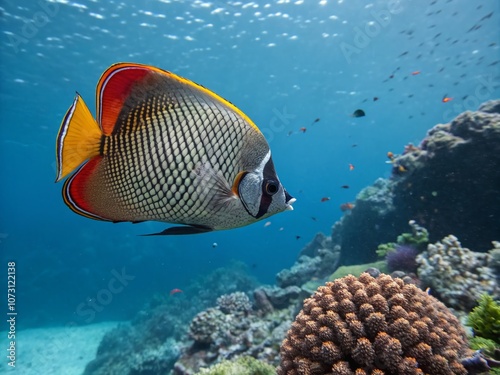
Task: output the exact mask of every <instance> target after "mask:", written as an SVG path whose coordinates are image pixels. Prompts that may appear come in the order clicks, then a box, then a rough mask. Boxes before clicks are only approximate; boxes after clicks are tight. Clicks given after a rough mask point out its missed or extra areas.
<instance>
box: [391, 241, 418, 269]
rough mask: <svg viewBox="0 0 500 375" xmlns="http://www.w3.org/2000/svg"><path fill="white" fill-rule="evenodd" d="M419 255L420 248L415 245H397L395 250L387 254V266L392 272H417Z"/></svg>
mask: <svg viewBox="0 0 500 375" xmlns="http://www.w3.org/2000/svg"><path fill="white" fill-rule="evenodd" d="M417 255H418V250H417V249H416V248H415V247H414V246H413V245H396V246H395V249H394V251H391V252H389V253H388V254H387V257H386V260H387V268H388V269H389V271H390V272H393V271H406V272H417V261H416V257H417Z"/></svg>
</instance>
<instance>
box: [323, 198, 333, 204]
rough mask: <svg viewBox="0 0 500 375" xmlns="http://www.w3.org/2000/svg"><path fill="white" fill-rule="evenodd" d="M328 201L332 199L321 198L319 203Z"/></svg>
mask: <svg viewBox="0 0 500 375" xmlns="http://www.w3.org/2000/svg"><path fill="white" fill-rule="evenodd" d="M330 199H332V198H330V197H323V198H321V202H322V203H323V202H328V201H329V200H330Z"/></svg>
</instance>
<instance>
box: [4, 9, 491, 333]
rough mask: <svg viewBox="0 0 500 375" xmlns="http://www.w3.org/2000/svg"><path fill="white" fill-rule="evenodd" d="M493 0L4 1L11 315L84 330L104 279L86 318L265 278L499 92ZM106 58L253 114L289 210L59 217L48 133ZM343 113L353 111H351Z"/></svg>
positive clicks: (128, 313)
mask: <svg viewBox="0 0 500 375" xmlns="http://www.w3.org/2000/svg"><path fill="white" fill-rule="evenodd" d="M499 8H500V5H499V3H498V2H497V1H493V0H482V1H474V2H471V1H467V0H446V1H445V0H424V1H411V0H388V1H384V0H380V1H373V2H367V1H361V0H352V1H345V0H337V1H330V0H321V1H302V0H296V1H286V0H279V1H270V2H260V1H259V2H240V1H230V2H225V1H206V2H205V1H199V0H196V1H173V0H172V1H170V0H155V1H153V0H149V1H141V2H119V1H98V0H93V1H83V0H80V1H69V0H56V1H43V0H39V1H33V0H30V1H24V2H22V3H20V2H18V1H14V0H3V1H2V2H1V3H0V12H1V13H0V21H1V41H0V53H1V59H0V68H1V70H0V74H1V85H0V95H1V96H0V111H1V114H2V126H1V127H0V145H1V146H0V150H1V157H2V163H0V175H1V176H2V177H1V178H2V180H1V181H2V183H1V185H0V186H1V187H0V199H1V206H0V207H1V208H0V209H1V211H0V212H1V216H0V249H1V257H0V259H1V261H2V263H1V264H0V267H1V268H0V272H2V274H4V275H6V273H7V262H11V261H15V262H16V274H17V304H18V310H19V313H20V318H19V324H20V325H21V326H22V325H23V324H24V326H36V325H39V326H41V325H62V324H66V323H68V322H76V323H77V324H83V323H86V322H84V321H83V320H84V319H83V317H82V315H81V314H79V313H78V311H77V310H78V306H79V305H81V304H82V303H87V302H89V301H92V300H93V299H95V298H96V293H97V291H99V290H101V289H102V288H105V287H106V286H107V283H108V282H109V280H110V279H111V278H112V277H113V275H114V274H115V273H116V272H126V274H128V275H130V277H131V281H130V282H129V283H128V285H127V286H126V288H124V290H123V291H122V292H120V293H118V294H115V295H113V301H112V303H109V305H107V306H106V308H103V309H101V310H99V311H96V314H95V316H94V317H93V318H92V321H93V322H94V321H100V320H106V319H127V318H130V317H132V316H133V315H134V314H135V312H136V311H137V310H138V309H139V308H140V307H141V306H142V304H143V303H144V302H145V301H147V300H148V298H150V296H151V295H152V294H153V293H155V292H159V293H164V294H165V295H166V296H167V295H168V292H169V291H170V290H171V289H173V288H180V289H182V288H183V287H185V286H186V285H187V284H189V283H190V281H191V280H192V279H193V278H196V277H197V276H198V275H203V274H207V273H209V272H211V271H213V270H214V269H216V268H218V267H221V266H226V265H228V264H229V263H230V262H232V261H241V262H243V263H245V264H247V265H248V268H249V272H251V273H252V274H253V275H254V276H255V277H256V278H257V279H258V280H259V281H261V282H263V283H273V282H274V278H275V275H276V273H277V272H278V271H280V270H281V269H283V268H287V267H290V266H291V265H292V264H293V262H294V261H295V260H296V257H297V254H298V252H299V251H300V249H301V248H302V247H303V246H304V245H305V244H306V243H307V242H309V241H310V240H311V239H312V238H313V236H314V234H315V233H317V232H320V231H322V232H324V233H327V234H329V233H330V231H331V226H332V224H333V223H334V222H335V221H336V220H338V219H339V218H340V217H341V215H342V214H343V213H342V212H341V210H340V209H339V206H340V204H342V203H345V202H352V201H354V199H355V196H356V194H357V193H358V192H359V190H360V189H362V188H363V187H365V186H367V185H369V184H371V183H372V182H373V181H374V180H375V179H376V178H378V177H388V176H389V174H390V165H388V164H386V163H385V161H386V160H387V157H386V154H387V152H388V151H392V152H395V153H401V152H402V150H403V147H404V145H405V144H407V143H409V142H412V143H414V144H418V143H419V141H420V140H421V139H422V138H423V137H424V136H425V133H426V131H427V130H428V129H430V128H431V127H432V126H434V125H435V124H437V123H444V122H448V121H449V120H451V119H452V118H453V117H454V116H456V115H457V114H459V113H460V112H462V111H464V110H474V109H477V107H478V106H479V104H480V103H482V102H484V101H486V100H489V99H492V98H498V97H499V96H500V87H499V86H500V76H499V67H500V48H499V43H500V38H499V27H498V25H499V24H500V22H499V15H500V13H499V11H500V9H499ZM119 61H130V62H138V63H143V64H150V65H154V66H158V67H160V68H162V69H166V70H170V71H172V72H175V73H176V74H179V75H181V76H185V77H187V78H189V79H191V80H193V81H195V82H198V83H200V84H202V85H204V86H205V87H207V88H210V89H211V90H213V91H215V92H216V93H218V94H219V95H221V96H223V97H224V98H226V99H228V100H230V101H231V102H232V103H234V104H235V105H236V106H238V107H239V108H240V109H242V110H243V111H244V112H245V113H246V114H248V115H249V116H250V117H251V118H252V119H253V120H254V122H255V123H256V124H257V125H258V126H259V127H260V129H261V130H262V131H263V133H264V134H265V135H266V137H267V139H268V141H269V143H270V146H271V149H272V152H273V159H274V162H275V165H276V169H277V172H278V174H279V176H280V179H281V181H282V182H283V184H284V185H285V187H286V189H287V190H288V191H289V192H290V194H292V195H293V196H295V197H296V198H297V202H296V203H295V204H294V208H295V210H294V211H293V212H285V213H282V214H279V215H276V216H273V217H271V218H269V219H268V220H265V221H263V222H258V223H256V224H254V225H251V226H248V227H244V228H240V229H235V230H230V231H222V232H214V233H209V234H203V235H196V236H182V237H141V236H139V235H140V234H145V233H152V232H158V231H161V230H163V229H164V228H165V227H166V226H167V225H166V224H163V223H142V224H136V225H133V224H109V223H103V222H97V221H92V220H89V219H86V218H84V217H80V216H78V215H75V214H74V213H72V212H71V211H70V210H69V209H68V208H67V207H66V206H65V204H64V202H63V200H62V199H61V188H62V183H59V184H55V183H54V179H55V138H56V134H57V131H58V129H59V125H60V122H61V120H62V118H63V116H64V114H65V112H66V110H67V108H68V107H69V105H70V104H71V102H72V100H73V97H74V94H75V91H78V92H79V93H80V94H81V95H82V96H83V98H84V99H85V100H86V102H87V103H88V104H89V105H90V107H91V109H92V110H94V108H93V102H94V100H95V86H96V84H97V81H98V79H99V77H100V74H101V73H102V72H103V71H104V70H105V69H106V68H107V67H108V66H109V65H111V64H113V63H115V62H119ZM412 73H414V74H412ZM445 96H447V97H450V98H452V99H453V100H451V101H449V102H446V103H445V102H443V100H442V99H443V97H445ZM374 98H378V100H374ZM356 109H363V110H364V111H365V112H366V116H365V117H359V118H354V117H352V116H351V114H352V113H353V112H354V110H356ZM315 119H319V121H318V122H314V120H315ZM303 127H305V128H306V131H305V132H303V131H300V129H301V128H303ZM350 164H352V165H353V166H354V169H353V170H350V168H349V165H350ZM480 167H481V166H478V168H480ZM342 185H349V188H348V189H343V188H341V186H342ZM323 197H330V198H331V199H330V200H329V201H327V202H321V199H322V198H323ZM266 222H270V225H265V223H266ZM298 236H300V238H298ZM360 236H362V233H360ZM214 243H217V247H214V246H213V244H214ZM2 295H3V294H2ZM2 303H3V302H2ZM87 323H88V322H87Z"/></svg>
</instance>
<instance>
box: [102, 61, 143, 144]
mask: <svg viewBox="0 0 500 375" xmlns="http://www.w3.org/2000/svg"><path fill="white" fill-rule="evenodd" d="M148 72H149V70H148V69H146V68H145V67H143V66H141V65H139V64H129V63H118V64H114V65H111V66H110V67H109V68H108V69H107V70H106V71H105V72H104V73H103V74H102V76H101V78H100V79H99V83H98V84H97V89H96V108H97V121H98V123H99V125H100V126H101V129H102V131H103V133H104V134H106V135H110V134H111V133H112V132H113V129H114V127H115V125H116V120H117V119H118V115H119V114H120V112H121V110H122V108H123V104H124V103H125V101H126V100H127V97H128V95H129V94H130V91H131V90H132V87H133V85H134V84H135V83H136V82H138V81H140V80H141V79H142V78H144V76H146V75H147V74H148Z"/></svg>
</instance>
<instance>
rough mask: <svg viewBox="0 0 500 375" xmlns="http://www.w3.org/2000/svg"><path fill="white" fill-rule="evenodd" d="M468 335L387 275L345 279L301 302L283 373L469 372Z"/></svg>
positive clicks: (435, 304) (437, 305)
mask: <svg viewBox="0 0 500 375" xmlns="http://www.w3.org/2000/svg"><path fill="white" fill-rule="evenodd" d="M468 354H470V351H469V349H468V347H467V341H466V336H465V331H464V330H463V328H462V327H461V326H460V323H459V321H458V320H457V318H455V316H454V315H453V314H452V313H451V312H450V311H449V310H448V309H447V308H446V307H445V306H444V305H443V304H442V303H441V302H439V301H438V300H437V299H435V298H434V297H432V296H431V295H429V294H427V293H425V292H423V291H422V290H420V289H418V288H417V287H416V286H415V285H412V284H404V282H403V281H402V280H401V279H393V278H391V277H390V276H388V275H384V274H382V275H380V276H378V277H377V278H373V277H372V276H370V275H369V274H367V273H363V274H362V275H361V276H360V277H359V278H356V277H354V276H346V277H344V278H342V279H338V280H336V281H334V282H329V283H327V284H326V285H325V286H322V287H320V288H318V290H317V292H316V293H315V294H314V295H313V296H312V297H311V298H309V299H307V300H306V301H305V302H304V308H303V309H302V311H301V312H300V313H299V315H298V316H297V318H296V319H295V322H294V323H293V324H292V326H291V328H290V330H289V331H288V334H287V337H286V339H285V340H284V341H283V344H282V346H281V358H282V360H281V363H280V366H279V367H278V374H279V375H285V374H286V375H292V374H293V375H295V374H331V375H337V374H338V375H350V374H352V375H354V374H356V375H362V374H380V375H383V374H385V375H391V374H424V373H426V374H431V373H432V374H434V375H439V374H443V375H449V374H463V375H465V374H467V371H466V369H465V368H464V366H463V365H462V364H461V361H460V359H461V357H464V356H466V355H468Z"/></svg>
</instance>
